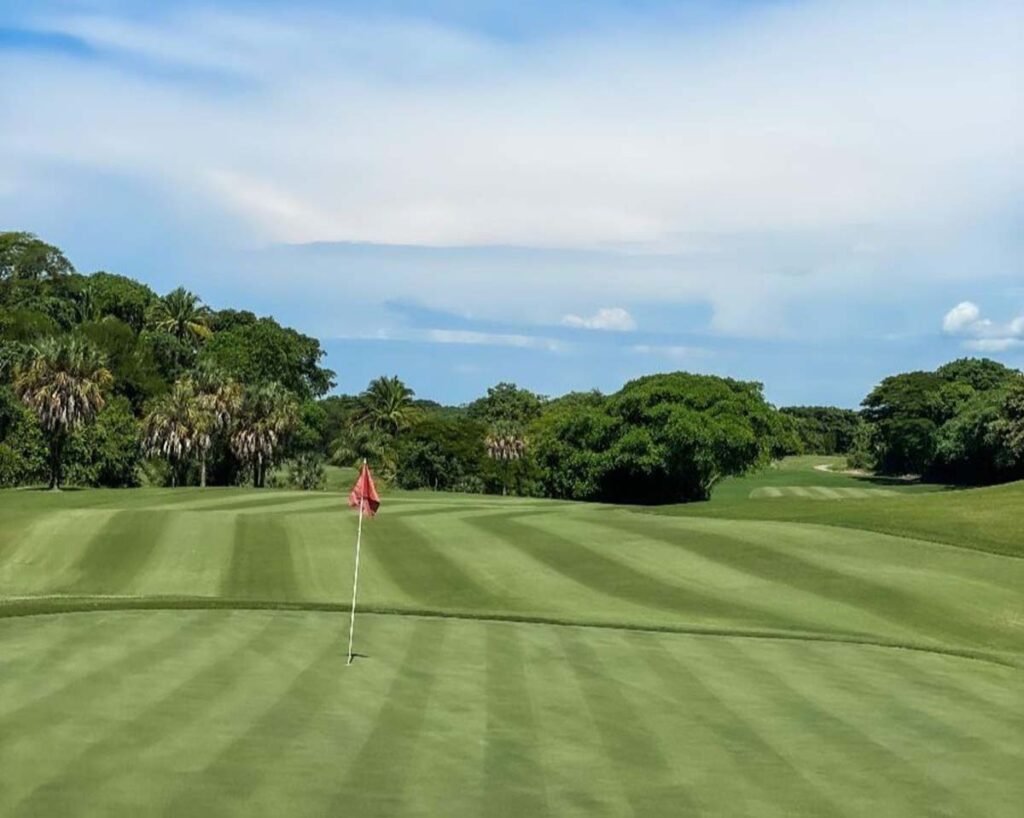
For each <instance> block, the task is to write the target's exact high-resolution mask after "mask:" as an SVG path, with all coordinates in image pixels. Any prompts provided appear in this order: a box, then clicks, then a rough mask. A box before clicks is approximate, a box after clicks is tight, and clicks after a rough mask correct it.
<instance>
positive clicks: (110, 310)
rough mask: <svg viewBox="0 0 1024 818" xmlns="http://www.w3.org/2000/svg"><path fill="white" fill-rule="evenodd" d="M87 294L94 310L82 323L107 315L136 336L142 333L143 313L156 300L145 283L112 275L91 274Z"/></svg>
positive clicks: (144, 320) (144, 313)
mask: <svg viewBox="0 0 1024 818" xmlns="http://www.w3.org/2000/svg"><path fill="white" fill-rule="evenodd" d="M87 292H88V294H89V295H88V299H89V300H90V301H91V302H92V305H93V307H92V309H91V310H90V315H88V316H86V317H85V318H83V320H94V319H96V318H99V317H104V316H110V317H112V318H116V319H118V320H119V321H123V322H124V323H125V324H127V325H128V326H129V327H131V328H132V330H133V331H134V332H135V333H139V332H141V331H142V329H143V327H144V326H145V322H146V314H147V312H148V311H149V309H150V308H151V307H152V306H153V303H154V302H155V301H156V293H154V292H153V291H152V290H151V289H150V288H149V287H147V286H146V285H145V284H140V283H139V282H138V281H133V280H132V279H130V278H127V277H126V276H120V275H115V274H114V273H105V272H99V273H93V274H92V275H91V276H89V279H88V290H87Z"/></svg>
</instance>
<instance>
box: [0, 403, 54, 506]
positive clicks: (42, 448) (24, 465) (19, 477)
mask: <svg viewBox="0 0 1024 818" xmlns="http://www.w3.org/2000/svg"><path fill="white" fill-rule="evenodd" d="M46 454H47V449H46V441H45V439H44V438H43V433H42V430H41V429H40V428H39V423H38V422H37V421H36V419H35V417H34V416H33V415H32V413H31V412H29V411H28V410H27V409H25V408H24V407H23V406H22V405H21V404H20V403H18V401H17V399H16V398H14V396H13V395H11V394H10V393H9V392H8V391H6V390H4V392H3V393H0V486H4V487H8V486H25V485H31V484H34V483H41V482H43V481H45V480H46V475H47V469H46Z"/></svg>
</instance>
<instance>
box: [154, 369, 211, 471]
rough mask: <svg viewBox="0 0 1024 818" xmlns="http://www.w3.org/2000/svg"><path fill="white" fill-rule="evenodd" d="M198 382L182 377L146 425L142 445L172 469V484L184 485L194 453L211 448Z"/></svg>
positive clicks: (160, 398)
mask: <svg viewBox="0 0 1024 818" xmlns="http://www.w3.org/2000/svg"><path fill="white" fill-rule="evenodd" d="M203 415H204V413H203V410H202V406H201V405H200V402H199V396H198V395H197V393H196V388H195V383H194V382H193V381H192V380H191V379H190V378H182V379H181V380H178V381H176V382H175V383H174V386H173V387H171V391H170V392H167V393H165V394H163V395H161V396H160V397H159V398H157V399H156V401H155V402H154V404H153V407H152V408H151V409H150V411H149V413H148V414H147V415H146V417H145V419H144V420H143V422H142V445H143V447H144V448H145V450H146V452H147V453H148V454H149V455H151V456H156V457H162V458H164V459H165V460H167V462H168V464H169V465H170V467H171V485H172V486H177V485H178V483H179V482H181V478H182V472H183V466H184V465H185V463H186V462H187V461H188V459H189V457H190V456H191V454H192V451H193V450H200V449H202V450H205V449H208V448H209V434H210V432H209V426H208V422H207V419H206V418H204V417H203Z"/></svg>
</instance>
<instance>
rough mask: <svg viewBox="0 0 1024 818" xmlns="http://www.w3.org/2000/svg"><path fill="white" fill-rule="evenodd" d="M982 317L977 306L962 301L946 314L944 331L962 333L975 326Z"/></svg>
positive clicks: (943, 321) (943, 322)
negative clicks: (972, 325)
mask: <svg viewBox="0 0 1024 818" xmlns="http://www.w3.org/2000/svg"><path fill="white" fill-rule="evenodd" d="M980 317H981V310H980V309H979V308H978V305H977V304H975V303H973V302H971V301H961V302H960V303H959V304H957V305H956V306H955V307H953V309H951V310H950V311H949V312H947V313H946V317H945V318H943V319H942V329H943V330H945V331H946V332H950V333H955V332H960V331H961V330H963V329H965V328H966V327H969V326H970V325H971V324H974V323H975V322H976V321H977V320H978V319H979V318H980Z"/></svg>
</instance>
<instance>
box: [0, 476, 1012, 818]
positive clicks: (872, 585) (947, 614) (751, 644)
mask: <svg viewBox="0 0 1024 818" xmlns="http://www.w3.org/2000/svg"><path fill="white" fill-rule="evenodd" d="M817 464H818V463H816V462H809V461H796V462H790V463H787V464H785V466H784V467H783V468H781V469H776V470H772V471H771V472H767V473H765V474H764V475H762V476H760V477H751V478H744V479H743V480H737V481H732V483H730V484H727V485H726V486H724V487H723V490H722V492H721V493H720V495H719V496H717V497H716V499H715V500H714V501H712V502H711V503H707V504H702V505H700V506H690V507H685V508H673V509H661V510H657V511H656V512H653V511H652V510H650V509H646V510H645V509H639V510H638V509H622V508H613V507H604V506H596V505H578V504H570V503H555V502H548V501H540V500H524V499H509V500H502V499H500V498H493V497H466V496H463V497H459V496H449V495H433V494H402V493H399V492H392V493H390V494H388V495H387V496H386V497H385V507H384V509H383V510H382V512H381V515H380V516H379V517H378V518H376V519H374V520H372V521H368V523H367V524H366V527H365V534H364V536H365V542H364V544H365V551H364V558H365V562H364V563H363V568H362V579H361V589H360V603H361V609H363V610H364V611H372V613H363V614H362V615H361V617H360V621H359V623H358V627H357V648H358V650H359V652H360V653H361V654H364V656H363V657H362V658H360V659H359V660H358V661H357V662H356V664H355V665H354V666H353V667H352V668H346V667H345V666H344V664H345V656H344V648H345V635H346V628H347V618H346V616H345V613H344V611H345V608H346V606H347V604H348V602H349V594H350V581H351V567H352V563H351V560H352V543H353V537H354V533H355V522H356V520H355V519H354V517H353V515H352V514H351V512H349V511H348V510H347V509H346V508H345V507H344V497H343V496H340V495H338V494H302V493H298V492H284V491H281V492H263V493H258V492H252V491H247V490H209V491H206V492H199V491H193V490H179V491H170V490H158V489H146V490H138V491H126V492H114V491H110V492H102V491H93V492H67V493H64V494H61V495H50V494H46V493H38V492H4V493H0V655H2V656H3V657H4V665H3V670H4V672H3V673H2V674H0V814H3V815H63V814H75V815H139V814H153V813H160V814H165V815H199V814H217V815H245V816H252V815H267V816H279V815H346V814H350V815H359V816H367V815H382V816H383V815H446V816H460V815H467V816H468V815H481V814H486V815H510V816H511V815H515V816H519V815H558V816H561V815H575V814H578V815H588V816H589V815H629V814H635V815H644V816H646V815H654V816H657V815H666V816H676V815H684V814H708V815H712V814H713V815H728V814H748V815H758V816H762V815H763V816H790V815H795V814H805V815H851V816H852V815H873V816H877V815H887V816H888V815H922V814H936V815H942V814H948V815H986V816H999V815H1006V816H1011V815H1013V816H1015V815H1018V814H1019V805H1020V803H1021V799H1022V798H1024V785H1022V784H1021V783H1020V776H1019V774H1018V773H1019V768H1020V763H1021V761H1022V760H1024V692H1022V691H1024V559H1019V558H1017V556H1014V555H1015V554H1016V555H1024V551H1022V544H1021V543H1020V542H1019V540H1020V539H1021V538H1020V536H1019V535H1016V537H1015V536H1014V533H1013V528H1014V526H1013V521H1012V518H1010V519H1007V518H1008V517H1009V514H1010V509H1011V508H1013V507H1014V504H1016V506H1015V507H1016V508H1019V507H1020V503H1021V501H1022V500H1024V491H1022V489H1021V487H1019V486H1017V487H1015V486H1007V487H1002V488H999V489H992V490H985V491H978V492H942V493H929V492H927V491H925V490H923V489H922V488H921V487H915V486H892V487H888V486H887V487H885V489H886V490H888V491H891V492H893V494H892V495H891V496H887V497H886V496H883V497H872V498H870V499H856V498H853V497H845V498H844V497H842V493H841V492H840V490H841V489H852V488H874V487H872V486H870V485H869V486H865V483H864V482H863V481H859V480H857V479H856V478H854V477H851V476H848V475H839V474H831V473H824V472H822V471H820V470H815V469H814V468H813V466H814V465H817ZM758 480H760V484H759V483H758ZM812 481H813V482H812ZM847 481H850V482H847ZM850 483H852V485H851V484H850ZM780 486H794V487H807V486H819V487H824V488H828V489H830V490H833V491H836V492H840V493H839V497H840V498H841V499H836V500H835V501H833V502H827V501H825V500H824V499H816V498H810V497H800V496H796V495H792V496H786V495H785V494H783V495H781V496H770V494H769V497H770V499H750V494H751V493H752V492H754V493H758V492H759V490H768V489H773V488H774V489H777V488H779V487H780ZM823 497H824V495H823ZM970 520H974V521H975V523H974V527H972V526H971V525H970V523H969V521H970ZM975 529H976V530H975ZM951 546H955V547H951ZM993 552H1004V553H993ZM58 614H59V615H58Z"/></svg>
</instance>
